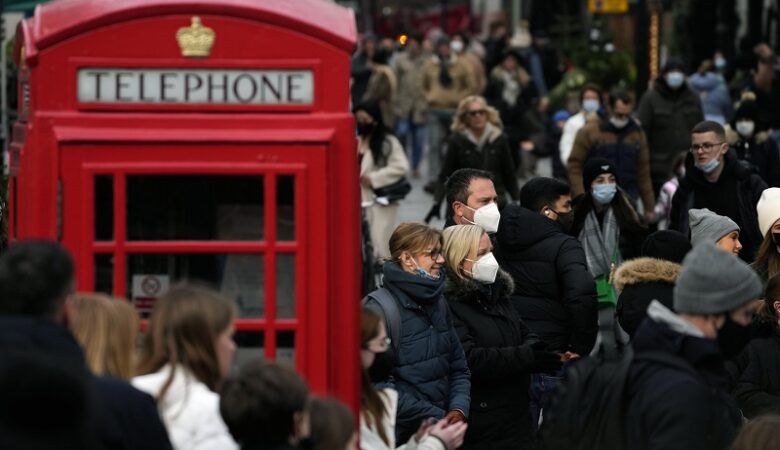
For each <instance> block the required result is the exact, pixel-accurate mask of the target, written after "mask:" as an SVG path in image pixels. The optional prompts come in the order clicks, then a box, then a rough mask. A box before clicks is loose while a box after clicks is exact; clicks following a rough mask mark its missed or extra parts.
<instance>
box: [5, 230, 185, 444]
mask: <svg viewBox="0 0 780 450" xmlns="http://www.w3.org/2000/svg"><path fill="white" fill-rule="evenodd" d="M73 286H74V279H73V262H72V259H71V257H70V255H69V254H68V253H67V252H66V251H65V250H63V249H62V248H61V247H59V246H58V245H57V244H54V243H51V242H45V241H25V242H21V243H18V244H16V245H14V246H13V247H11V249H10V250H9V251H8V252H6V253H5V254H4V255H3V257H2V258H0V355H3V358H2V364H0V379H3V380H4V381H7V380H9V379H10V380H11V381H12V382H14V383H19V385H20V386H22V387H26V388H27V389H28V390H27V392H29V393H30V395H29V397H28V401H29V402H31V404H32V405H33V406H34V407H35V408H39V409H44V410H46V409H48V408H49V407H50V406H47V405H41V404H37V403H35V400H36V399H38V398H40V396H39V394H38V392H39V391H46V390H50V389H51V386H48V385H40V386H38V385H34V384H30V383H29V382H27V383H24V381H25V380H20V379H19V378H18V376H16V375H14V374H15V373H18V372H19V370H20V368H23V367H26V366H28V365H30V364H32V365H34V366H35V367H36V373H43V374H45V373H47V371H49V372H48V373H50V375H51V376H57V374H61V373H62V372H61V371H62V370H64V371H66V372H67V374H68V376H70V377H71V378H72V379H73V383H71V385H73V386H79V385H83V386H85V387H86V389H85V390H84V392H85V395H86V397H80V398H79V399H74V402H73V403H78V402H80V401H81V402H83V409H82V410H80V411H66V410H63V409H62V408H58V409H57V408H55V410H56V411H60V412H61V413H62V414H63V415H67V417H61V420H70V419H72V418H71V417H69V416H70V415H71V414H79V415H83V417H84V420H85V435H86V436H87V438H88V439H87V440H86V441H84V440H82V441H81V442H79V443H74V442H70V443H67V442H57V444H56V447H58V448H100V449H103V448H105V449H170V448H171V444H170V441H169V440H168V434H167V432H166V430H165V426H164V425H163V424H162V421H161V420H160V416H159V414H158V412H157V407H156V405H155V403H154V399H152V397H151V396H149V395H147V394H145V393H143V392H141V391H139V390H137V389H135V388H133V387H132V386H131V385H130V384H129V383H127V382H124V381H120V380H115V379H111V378H106V377H95V376H94V375H92V374H91V373H90V372H89V369H88V368H87V365H86V362H85V359H84V354H83V352H82V350H81V348H80V347H79V345H78V343H77V342H76V340H75V339H74V338H73V335H72V334H71V333H70V331H68V329H67V328H65V327H64V326H63V324H64V323H66V321H67V306H66V298H67V297H68V295H70V294H71V293H72V292H73ZM41 362H50V363H51V365H52V366H53V367H55V368H59V369H60V371H50V370H49V369H47V366H46V365H45V364H42V363H41ZM38 379H40V378H38ZM15 398H16V399H18V400H19V401H20V402H23V401H24V398H25V396H22V395H17V396H16V397H15ZM4 401H6V404H5V405H4V406H6V407H8V403H7V401H8V399H7V397H4ZM29 406H30V405H29V404H28V405H26V407H25V405H23V404H20V405H18V407H16V406H11V408H12V409H13V410H14V411H18V412H19V415H22V414H24V413H30V414H29V417H28V418H29V419H30V420H26V419H25V418H24V417H22V418H21V419H20V418H19V417H18V416H17V415H14V417H6V416H0V442H5V443H7V442H8V440H6V439H5V433H6V432H11V433H13V434H14V435H15V436H14V437H13V439H17V440H18V442H24V443H25V444H24V448H46V446H47V442H50V439H51V435H50V434H49V431H50V430H48V429H47V427H45V424H44V423H38V424H37V425H36V423H35V421H37V419H35V417H36V414H37V413H35V412H34V411H35V408H33V409H32V411H33V412H30V407H29ZM9 422H11V423H9ZM20 423H22V424H23V425H21V426H20V425H19V424H20ZM9 425H11V426H9ZM73 438H74V439H77V440H78V439H80V438H79V437H78V436H75V437H73ZM14 442H17V441H14ZM71 443H72V444H75V445H71V446H70V447H69V446H68V445H69V444H71Z"/></svg>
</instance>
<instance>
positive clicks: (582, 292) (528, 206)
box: [495, 177, 598, 415]
mask: <svg viewBox="0 0 780 450" xmlns="http://www.w3.org/2000/svg"><path fill="white" fill-rule="evenodd" d="M520 201H521V204H522V205H523V206H518V205H508V206H507V207H506V208H504V211H503V213H502V216H501V222H500V223H499V226H498V233H497V243H498V245H497V246H496V250H495V256H496V259H497V260H498V262H499V264H500V265H501V268H502V269H504V270H506V271H507V272H508V273H509V274H510V275H511V276H512V278H513V279H514V282H515V292H514V294H513V295H512V298H511V300H512V304H513V306H514V307H515V309H516V310H517V312H518V314H519V315H520V318H521V319H522V320H523V322H525V324H526V325H527V326H528V328H529V329H530V330H531V332H532V333H534V334H536V335H537V336H539V338H541V339H542V341H544V342H546V343H547V345H548V346H549V350H550V351H554V352H557V353H561V354H567V352H571V353H569V354H568V355H567V357H569V356H571V354H572V353H573V354H576V355H582V356H584V355H587V354H588V353H590V351H591V349H592V348H593V344H594V343H595V342H596V334H597V333H598V324H597V319H598V315H597V310H596V284H595V283H594V281H593V277H592V276H591V275H590V272H588V266H587V263H586V262H585V253H584V252H583V250H582V245H581V244H580V242H579V241H578V240H577V239H576V238H574V237H573V236H570V235H568V234H566V231H565V230H567V229H569V228H570V227H571V223H572V219H573V216H572V212H571V196H570V194H569V187H568V185H566V184H565V183H563V182H562V181H560V180H556V179H554V178H541V177H540V178H534V179H532V180H530V181H529V182H527V183H526V184H525V185H524V186H523V189H522V191H521V193H520ZM533 377H534V380H533V382H532V387H531V391H532V393H531V395H532V399H531V400H532V408H535V410H534V412H535V414H537V415H538V412H539V411H538V408H539V406H540V405H541V403H542V402H543V399H544V398H545V397H546V395H547V394H548V393H549V392H550V391H551V390H552V388H553V387H554V384H555V382H556V381H557V377H548V376H546V375H541V374H535V375H534V376H533Z"/></svg>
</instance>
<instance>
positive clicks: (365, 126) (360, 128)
mask: <svg viewBox="0 0 780 450" xmlns="http://www.w3.org/2000/svg"><path fill="white" fill-rule="evenodd" d="M375 126H376V124H375V123H363V122H358V124H357V132H358V134H359V135H360V136H368V135H369V134H371V132H372V131H374V128H375Z"/></svg>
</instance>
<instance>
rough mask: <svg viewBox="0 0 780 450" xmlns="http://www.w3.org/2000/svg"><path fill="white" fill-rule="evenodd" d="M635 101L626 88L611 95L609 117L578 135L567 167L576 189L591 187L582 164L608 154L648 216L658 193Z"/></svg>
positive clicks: (578, 191) (623, 186) (649, 219)
mask: <svg viewBox="0 0 780 450" xmlns="http://www.w3.org/2000/svg"><path fill="white" fill-rule="evenodd" d="M633 109H634V102H633V100H632V99H631V96H629V95H628V93H627V92H625V91H621V90H618V91H614V92H612V93H611V94H610V96H609V118H605V119H599V120H594V121H591V122H589V123H588V124H586V125H585V126H584V127H583V128H582V129H581V130H580V131H579V132H578V133H577V137H576V138H575V139H574V145H573V148H572V151H571V155H570V156H569V163H568V165H567V170H568V174H569V183H571V190H572V193H573V194H574V195H575V196H576V195H580V194H582V193H583V192H586V191H588V190H590V186H583V181H582V168H583V166H584V165H585V163H586V162H587V161H588V160H589V159H591V158H598V157H600V158H606V159H608V160H609V161H611V162H612V163H613V164H614V165H615V167H616V168H617V171H618V178H619V179H620V187H622V188H623V189H624V190H625V191H626V193H628V195H630V196H631V198H632V199H634V201H636V200H639V199H640V198H641V200H642V206H643V207H644V211H645V217H646V218H647V219H648V221H652V219H653V218H654V215H655V213H654V210H655V194H654V193H653V183H652V180H651V179H650V150H649V149H648V146H647V138H646V137H645V133H644V131H642V127H641V126H639V124H638V123H637V122H636V121H635V120H634V119H632V118H631V113H632V112H633Z"/></svg>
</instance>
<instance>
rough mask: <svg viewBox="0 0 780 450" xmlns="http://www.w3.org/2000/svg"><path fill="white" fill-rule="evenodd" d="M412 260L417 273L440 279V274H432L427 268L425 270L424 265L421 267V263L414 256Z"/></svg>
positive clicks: (424, 276)
mask: <svg viewBox="0 0 780 450" xmlns="http://www.w3.org/2000/svg"><path fill="white" fill-rule="evenodd" d="M412 262H413V263H414V265H415V269H414V272H415V273H416V274H417V275H419V276H421V277H423V278H427V279H429V280H438V279H439V276H435V275H433V274H431V273H430V272H428V271H427V270H425V269H423V268H422V267H420V265H419V264H417V261H415V260H414V258H412Z"/></svg>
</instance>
